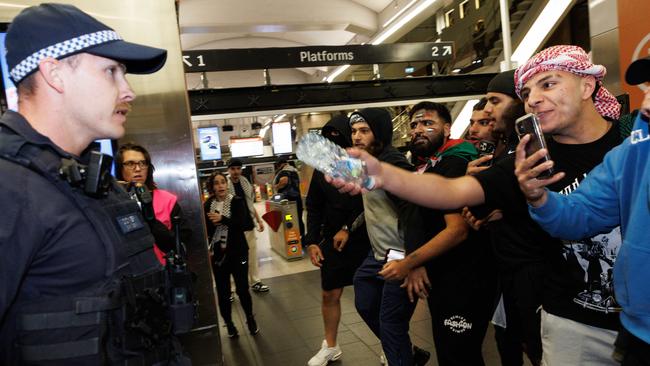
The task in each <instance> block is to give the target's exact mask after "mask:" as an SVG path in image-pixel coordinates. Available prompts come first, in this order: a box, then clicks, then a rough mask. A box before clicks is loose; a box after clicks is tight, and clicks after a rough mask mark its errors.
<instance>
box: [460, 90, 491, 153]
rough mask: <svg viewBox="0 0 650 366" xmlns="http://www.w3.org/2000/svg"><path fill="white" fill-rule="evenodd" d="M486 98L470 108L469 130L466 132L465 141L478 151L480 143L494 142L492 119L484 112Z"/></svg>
mask: <svg viewBox="0 0 650 366" xmlns="http://www.w3.org/2000/svg"><path fill="white" fill-rule="evenodd" d="M486 104H487V98H486V97H483V98H481V100H479V101H478V102H477V103H476V104H474V106H473V107H472V116H471V117H470V119H469V130H468V131H467V140H469V142H471V143H472V144H474V146H475V147H476V148H477V149H478V146H479V143H480V142H481V141H490V142H493V143H494V142H496V139H495V138H494V137H493V134H492V130H494V118H492V117H490V115H489V114H488V113H487V112H486V111H485V105H486Z"/></svg>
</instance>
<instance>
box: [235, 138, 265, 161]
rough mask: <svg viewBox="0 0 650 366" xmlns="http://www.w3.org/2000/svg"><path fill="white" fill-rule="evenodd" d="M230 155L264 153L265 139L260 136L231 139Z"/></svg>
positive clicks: (240, 155)
mask: <svg viewBox="0 0 650 366" xmlns="http://www.w3.org/2000/svg"><path fill="white" fill-rule="evenodd" d="M229 145H230V155H231V156H232V157H233V158H243V157H247V156H259V155H263V154H264V141H263V140H262V139H261V138H259V137H251V138H245V139H230V143H229Z"/></svg>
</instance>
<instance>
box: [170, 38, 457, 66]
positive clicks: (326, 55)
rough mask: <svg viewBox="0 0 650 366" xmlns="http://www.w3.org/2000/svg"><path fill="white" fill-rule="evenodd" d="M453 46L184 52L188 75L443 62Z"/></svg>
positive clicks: (390, 45) (421, 44) (311, 47)
mask: <svg viewBox="0 0 650 366" xmlns="http://www.w3.org/2000/svg"><path fill="white" fill-rule="evenodd" d="M453 57H454V43H453V42H417V43H392V44H380V45H346V46H308V47H286V48H249V49H225V50H197V51H185V52H183V64H184V65H185V72H204V71H227V70H254V69H277V68H292V67H314V66H338V65H370V64H385V63H394V62H417V61H428V62H431V61H442V60H450V59H452V58H453Z"/></svg>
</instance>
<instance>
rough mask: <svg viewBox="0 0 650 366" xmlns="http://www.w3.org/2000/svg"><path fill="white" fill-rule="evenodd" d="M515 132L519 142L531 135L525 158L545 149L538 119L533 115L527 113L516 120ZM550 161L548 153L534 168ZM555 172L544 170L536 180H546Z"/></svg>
mask: <svg viewBox="0 0 650 366" xmlns="http://www.w3.org/2000/svg"><path fill="white" fill-rule="evenodd" d="M515 130H516V132H517V136H519V140H521V139H522V138H523V137H524V136H526V135H531V136H530V140H529V141H528V143H527V144H526V157H529V156H531V155H533V154H534V153H536V152H537V151H539V150H541V149H546V141H545V140H544V134H543V133H542V127H541V126H540V124H539V119H538V118H537V116H535V115H534V114H533V113H528V114H527V115H525V116H523V117H519V118H517V120H516V121H515ZM549 160H551V157H550V155H549V154H548V153H546V155H544V156H543V157H542V158H541V159H540V160H539V161H538V162H537V163H536V164H535V166H537V165H539V164H542V163H544V162H547V161H549ZM554 173H555V172H554V171H553V168H549V169H546V170H544V171H542V172H541V173H540V174H539V175H538V176H537V178H539V179H547V178H550V177H551V176H553V174H554Z"/></svg>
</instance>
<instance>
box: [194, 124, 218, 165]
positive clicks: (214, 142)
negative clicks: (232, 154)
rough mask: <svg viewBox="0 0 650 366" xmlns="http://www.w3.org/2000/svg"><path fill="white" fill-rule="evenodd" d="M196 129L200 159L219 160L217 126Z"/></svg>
mask: <svg viewBox="0 0 650 366" xmlns="http://www.w3.org/2000/svg"><path fill="white" fill-rule="evenodd" d="M197 130H198V133H199V150H200V151H201V160H220V159H221V145H220V144H219V127H199V128H198V129H197Z"/></svg>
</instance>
